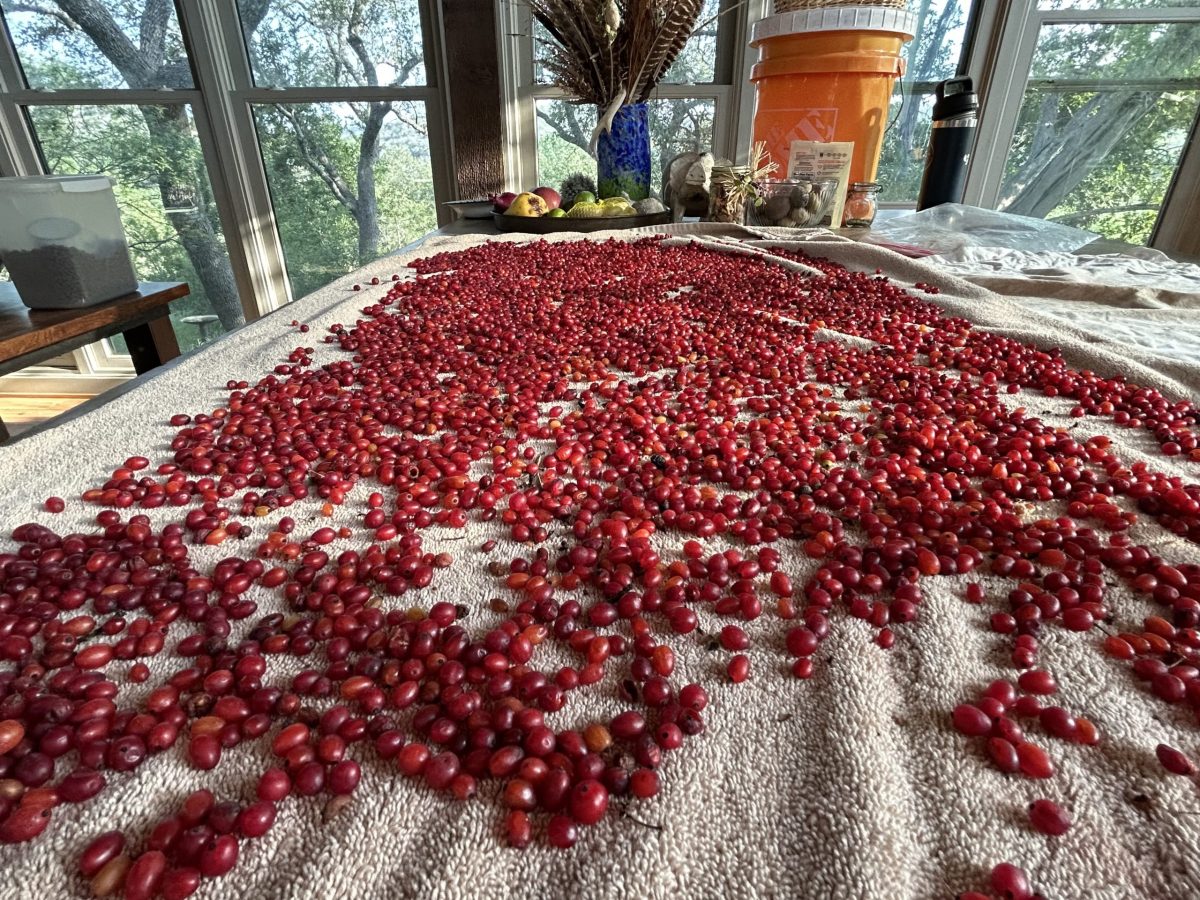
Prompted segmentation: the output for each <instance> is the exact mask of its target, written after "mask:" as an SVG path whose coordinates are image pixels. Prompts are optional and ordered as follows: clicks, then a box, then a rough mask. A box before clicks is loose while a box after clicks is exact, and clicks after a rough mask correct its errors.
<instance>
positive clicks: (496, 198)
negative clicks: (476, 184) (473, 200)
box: [488, 191, 517, 213]
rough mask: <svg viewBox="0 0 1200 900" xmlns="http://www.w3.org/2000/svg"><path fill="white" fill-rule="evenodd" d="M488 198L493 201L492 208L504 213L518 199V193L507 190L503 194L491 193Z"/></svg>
mask: <svg viewBox="0 0 1200 900" xmlns="http://www.w3.org/2000/svg"><path fill="white" fill-rule="evenodd" d="M488 199H489V200H491V201H492V209H494V210H495V211H496V212H498V213H502V212H504V211H505V210H506V209H508V207H509V206H510V205H511V204H512V202H513V201H514V200H516V199H517V195H516V194H514V193H513V192H512V191H505V192H504V193H503V194H489V195H488Z"/></svg>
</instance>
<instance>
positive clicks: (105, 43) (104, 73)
mask: <svg viewBox="0 0 1200 900" xmlns="http://www.w3.org/2000/svg"><path fill="white" fill-rule="evenodd" d="M76 6H79V7H82V8H84V9H86V10H87V11H88V13H89V16H90V17H92V18H93V20H94V22H95V23H98V24H97V25H96V27H90V28H89V29H88V30H87V31H85V30H84V29H83V28H82V27H81V26H80V24H79V23H78V22H77V21H76V20H75V19H74V18H72V17H71V15H70V14H69V13H68V12H67V10H68V9H74V8H75V7H76ZM0 9H3V10H4V17H5V20H6V21H7V22H8V27H9V30H10V31H11V32H12V36H13V43H14V44H15V45H16V48H17V55H18V56H19V57H20V60H21V66H22V68H24V70H25V80H26V81H28V82H29V86H30V87H33V88H53V89H60V88H126V87H127V88H159V87H169V88H177V89H180V88H190V87H191V86H192V71H191V68H190V67H189V66H188V59H187V51H186V50H185V49H184V47H183V40H182V38H181V37H180V35H179V23H178V21H176V18H175V5H174V4H173V3H134V2H130V0H122V2H104V3H102V2H99V0H92V2H88V3H81V4H75V3H70V4H69V3H55V2H47V3H22V2H18V0H0ZM93 35H103V36H102V37H98V38H97V37H93Z"/></svg>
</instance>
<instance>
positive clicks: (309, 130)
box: [254, 102, 437, 297]
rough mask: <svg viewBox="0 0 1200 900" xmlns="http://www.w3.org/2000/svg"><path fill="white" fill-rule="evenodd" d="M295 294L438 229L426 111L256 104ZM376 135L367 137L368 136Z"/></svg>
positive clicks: (404, 106) (414, 105)
mask: <svg viewBox="0 0 1200 900" xmlns="http://www.w3.org/2000/svg"><path fill="white" fill-rule="evenodd" d="M254 116H255V120H256V122H257V123H258V138H259V142H260V144H261V145H262V153H263V162H264V163H265V164H266V168H267V181H268V183H269V184H270V187H271V199H272V201H273V203H274V207H275V220H276V222H277V223H278V225H279V236H280V239H281V241H282V242H283V253H284V258H285V261H286V263H287V270H288V277H289V278H290V279H291V282H292V294H293V296H295V297H303V296H304V295H306V294H308V293H310V292H312V291H315V290H316V289H317V288H320V287H323V286H325V285H326V284H328V283H329V282H330V281H332V280H333V279H334V278H337V277H338V276H340V275H344V274H345V273H347V272H349V271H351V270H353V269H356V268H358V267H359V266H360V265H363V264H365V263H368V262H370V261H371V260H373V259H378V258H379V257H380V256H383V255H385V254H387V253H390V252H392V251H393V250H396V249H397V248H399V247H402V246H404V245H405V244H407V243H409V242H410V241H413V240H415V239H416V238H418V237H420V236H421V235H423V234H425V233H426V232H428V231H431V230H432V229H434V228H436V227H437V212H436V206H435V201H434V195H433V164H432V160H431V158H430V154H429V136H428V128H427V127H426V121H425V105H424V104H423V103H420V102H405V103H399V102H397V103H361V104H359V103H305V104H298V103H297V104H286V105H285V104H273V105H269V106H265V105H264V106H256V107H255V109H254ZM368 129H369V132H368V133H369V134H375V135H377V136H376V137H375V138H374V139H371V138H368V140H367V142H366V146H364V143H363V134H364V132H365V131H367V130H368Z"/></svg>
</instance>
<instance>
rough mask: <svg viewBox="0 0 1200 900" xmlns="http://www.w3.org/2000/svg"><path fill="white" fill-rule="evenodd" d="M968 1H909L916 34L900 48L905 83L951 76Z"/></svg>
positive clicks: (955, 69)
mask: <svg viewBox="0 0 1200 900" xmlns="http://www.w3.org/2000/svg"><path fill="white" fill-rule="evenodd" d="M971 3H972V0H917V2H913V3H911V4H910V8H911V9H912V12H913V13H914V14H915V15H916V17H917V26H916V37H914V38H913V39H912V40H911V41H909V42H908V43H907V44H905V45H904V48H903V49H902V50H901V51H900V55H901V56H902V57H903V58H904V60H905V65H906V66H907V70H906V71H905V73H904V81H905V83H908V84H912V83H916V82H922V81H944V80H945V79H947V78H953V77H954V75H955V74H956V73H957V72H958V63H959V59H960V58H961V57H962V49H963V41H964V40H965V38H966V34H967V17H968V16H969V15H970V12H971Z"/></svg>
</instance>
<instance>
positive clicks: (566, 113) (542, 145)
mask: <svg viewBox="0 0 1200 900" xmlns="http://www.w3.org/2000/svg"><path fill="white" fill-rule="evenodd" d="M595 127H596V107H594V106H592V105H591V104H590V103H568V102H567V101H565V100H538V101H537V142H538V181H539V182H540V183H541V184H544V185H546V186H548V187H553V188H556V189H557V188H558V187H559V186H560V185H561V184H562V183H563V180H564V179H566V178H567V176H569V175H574V174H576V173H582V174H584V175H587V176H588V177H589V178H591V179H592V180H593V181H594V180H595V179H596V159H595V157H594V156H592V155H591V154H590V153H588V150H587V146H588V141H589V140H590V139H591V136H592V129H593V128H595ZM652 183H653V182H652ZM534 186H535V185H520V187H522V188H528V187H534Z"/></svg>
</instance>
